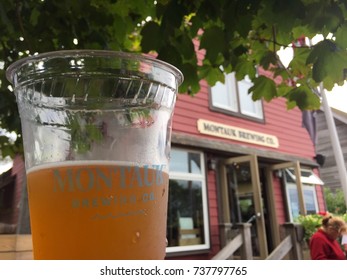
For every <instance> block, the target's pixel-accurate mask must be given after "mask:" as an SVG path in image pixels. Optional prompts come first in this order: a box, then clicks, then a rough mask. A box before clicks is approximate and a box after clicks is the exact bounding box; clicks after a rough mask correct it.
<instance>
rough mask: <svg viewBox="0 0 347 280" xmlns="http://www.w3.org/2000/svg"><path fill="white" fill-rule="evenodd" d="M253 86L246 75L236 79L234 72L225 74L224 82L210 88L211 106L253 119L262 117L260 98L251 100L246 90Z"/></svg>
mask: <svg viewBox="0 0 347 280" xmlns="http://www.w3.org/2000/svg"><path fill="white" fill-rule="evenodd" d="M252 86H253V84H252V82H251V80H250V79H249V78H248V76H246V77H245V78H244V79H243V80H241V81H237V79H236V77H235V73H234V72H232V73H230V74H225V83H224V84H223V83H221V82H217V83H216V85H215V86H213V87H212V88H211V101H212V102H211V103H212V108H213V109H216V110H219V111H220V110H221V111H223V112H225V113H231V114H236V115H242V116H246V117H250V118H254V119H259V120H262V119H263V107H262V102H261V100H257V101H253V100H252V95H251V94H248V90H249V89H250V88H251V87H252Z"/></svg>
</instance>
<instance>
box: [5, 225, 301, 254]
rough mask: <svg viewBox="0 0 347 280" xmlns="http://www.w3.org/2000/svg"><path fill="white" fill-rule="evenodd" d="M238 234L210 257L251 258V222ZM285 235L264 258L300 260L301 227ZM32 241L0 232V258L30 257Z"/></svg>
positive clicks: (288, 227) (290, 228) (287, 230)
mask: <svg viewBox="0 0 347 280" xmlns="http://www.w3.org/2000/svg"><path fill="white" fill-rule="evenodd" d="M236 227H237V228H238V231H239V232H238V234H237V235H236V236H234V237H233V238H232V239H231V240H230V241H229V242H228V243H227V244H226V245H225V246H224V247H223V248H222V249H221V250H220V251H219V252H218V253H217V254H216V255H215V256H214V257H213V258H212V259H213V260H228V259H231V258H232V257H233V255H234V253H235V252H236V251H237V250H239V252H240V256H239V257H240V258H241V259H243V260H252V259H253V256H252V242H251V231H250V228H251V224H249V223H244V224H237V225H236ZM283 228H284V230H285V237H284V239H283V240H282V242H281V243H280V244H279V245H278V246H277V247H276V249H275V250H273V251H272V252H271V254H270V255H269V256H268V257H267V258H266V260H281V259H285V258H287V259H291V260H301V259H303V251H302V243H303V242H302V240H303V228H302V226H300V225H298V224H292V223H287V224H284V225H283ZM32 258H33V256H32V242H31V235H30V234H18V235H16V234H0V260H30V259H32Z"/></svg>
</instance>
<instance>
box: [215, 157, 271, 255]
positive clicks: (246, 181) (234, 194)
mask: <svg viewBox="0 0 347 280" xmlns="http://www.w3.org/2000/svg"><path fill="white" fill-rule="evenodd" d="M221 176H222V177H221V179H222V191H221V195H222V201H223V203H222V204H223V206H222V209H223V210H222V211H223V214H222V215H223V220H224V223H226V224H231V225H234V224H237V223H246V222H248V223H251V224H252V227H251V237H252V249H253V256H254V257H255V258H260V259H265V258H266V257H267V255H268V246H267V238H266V229H265V222H264V200H263V198H262V191H261V183H260V179H259V167H258V160H257V157H256V156H255V155H249V156H242V157H234V158H229V159H226V160H223V162H222V165H221Z"/></svg>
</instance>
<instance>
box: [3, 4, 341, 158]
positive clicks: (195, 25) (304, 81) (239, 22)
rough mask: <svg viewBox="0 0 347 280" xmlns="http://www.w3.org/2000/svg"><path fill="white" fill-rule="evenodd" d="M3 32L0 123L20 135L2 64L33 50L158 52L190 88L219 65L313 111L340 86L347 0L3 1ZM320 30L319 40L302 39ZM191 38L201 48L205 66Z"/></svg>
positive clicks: (259, 92) (185, 89)
mask: <svg viewBox="0 0 347 280" xmlns="http://www.w3.org/2000/svg"><path fill="white" fill-rule="evenodd" d="M0 30H1V39H0V41H1V42H0V82H1V84H0V127H2V128H3V129H5V130H6V131H10V132H12V131H14V132H16V133H18V134H19V135H20V121H19V116H18V112H17V106H16V104H15V97H14V95H13V94H11V92H10V90H9V89H8V87H9V82H8V81H7V80H6V78H5V69H6V68H7V67H8V65H9V64H10V63H11V62H13V61H15V60H17V59H19V58H21V57H25V56H28V55H34V54H36V53H42V52H47V51H53V50H59V49H111V50H123V51H131V52H145V53H148V52H155V53H157V54H158V58H159V59H162V60H165V61H167V62H169V63H172V64H174V65H175V66H176V67H178V68H179V69H181V71H182V72H183V74H184V76H185V82H184V83H183V85H182V86H181V88H180V92H181V93H189V94H194V93H197V92H198V91H199V89H200V86H199V81H200V80H201V79H206V81H208V83H209V84H210V85H214V84H215V83H216V81H223V80H224V74H223V72H222V71H221V66H223V69H224V71H226V72H230V71H236V74H237V78H238V79H242V78H243V77H244V76H245V75H248V76H249V77H250V78H251V79H252V80H253V83H254V86H253V87H252V88H251V91H252V96H253V99H255V100H256V99H261V98H263V99H264V100H266V101H271V100H272V99H274V98H277V97H284V98H286V99H287V101H288V102H287V106H288V108H294V107H295V106H298V107H299V108H301V109H314V108H318V107H319V105H320V101H319V97H317V95H316V94H314V90H315V89H316V88H317V86H318V84H319V83H321V82H323V84H324V87H325V88H326V89H328V90H330V89H332V87H333V86H334V85H335V84H339V85H341V84H342V83H343V81H344V79H345V76H344V75H345V65H347V52H346V48H347V0H330V1H326V0H291V1H287V0H261V1H259V0H191V1H184V0H155V1H154V0H75V1H71V0H19V1H12V0H2V1H1V2H0ZM316 34H321V35H322V36H323V37H322V38H323V39H322V40H321V41H320V42H319V43H317V44H315V45H311V44H307V42H310V41H309V40H310V39H312V38H313V37H314V36H315V35H316ZM303 37H305V38H306V40H302V38H303ZM300 38H301V40H298V39H300ZM195 39H198V40H199V41H200V46H199V48H200V49H203V50H204V51H205V58H204V59H203V61H202V63H198V60H197V57H196V52H195V51H196V49H195V46H194V44H193V41H194V40H195ZM304 42H305V43H304ZM281 48H292V49H293V54H294V57H293V59H292V60H291V62H290V64H289V65H288V66H284V65H283V63H282V62H281V60H280V58H279V56H278V55H277V52H278V51H279V50H280V49H281ZM257 66H261V67H263V68H264V69H266V70H269V71H271V72H272V73H273V77H274V78H276V81H277V83H275V82H274V80H273V79H272V78H269V77H265V76H257V71H256V70H255V69H256V67H257ZM20 143H21V139H20V137H19V138H18V139H17V140H16V143H14V144H13V145H11V144H10V143H9V139H8V137H6V136H0V150H1V152H2V156H6V155H13V153H15V152H19V151H20V150H19V149H20V147H21V144H20Z"/></svg>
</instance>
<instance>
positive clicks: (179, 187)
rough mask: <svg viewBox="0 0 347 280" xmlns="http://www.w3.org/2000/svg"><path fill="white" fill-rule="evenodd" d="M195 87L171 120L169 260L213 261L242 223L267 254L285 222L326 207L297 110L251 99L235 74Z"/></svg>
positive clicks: (257, 251) (258, 252) (256, 248)
mask: <svg viewBox="0 0 347 280" xmlns="http://www.w3.org/2000/svg"><path fill="white" fill-rule="evenodd" d="M198 56H200V59H202V57H203V53H202V52H200V53H199V52H198ZM259 74H261V73H259ZM200 85H201V91H200V92H199V93H198V94H197V95H195V96H194V97H191V96H188V95H183V94H181V95H179V96H178V101H177V104H176V108H175V113H174V118H173V136H172V152H171V163H170V199H169V200H170V201H169V211H168V227H167V233H168V242H169V246H168V248H167V258H168V259H175V258H178V259H182V258H187V259H210V258H212V257H213V256H214V255H215V254H216V253H217V252H218V251H220V250H221V249H222V247H223V246H224V245H225V244H226V242H227V240H228V238H230V236H231V235H232V234H233V226H234V225H235V224H237V223H240V222H247V221H249V222H251V223H252V228H251V233H252V247H253V255H254V257H255V258H261V259H263V258H266V256H267V255H268V254H269V253H270V252H271V251H272V250H273V249H274V248H275V247H276V245H278V244H279V242H280V239H281V225H282V224H283V223H285V222H290V221H294V220H295V218H296V217H297V216H298V215H299V214H303V213H316V212H318V211H325V202H324V197H323V190H322V184H323V182H322V181H321V180H320V179H319V178H318V177H317V176H316V175H315V173H317V171H318V170H317V167H318V165H317V163H316V161H315V160H314V156H315V148H314V145H313V143H312V141H311V139H310V136H309V134H308V132H307V131H306V129H305V128H304V127H303V126H302V113H301V111H300V110H299V109H297V108H296V109H293V110H287V109H286V103H285V102H286V101H285V100H284V99H281V98H278V99H275V100H273V101H271V102H269V103H266V102H262V101H257V102H254V101H252V99H251V97H250V96H249V95H248V94H247V91H248V89H249V88H250V87H251V85H252V84H251V82H250V81H249V80H247V79H245V80H243V81H239V82H238V81H237V80H235V77H234V76H233V74H229V75H227V76H226V81H225V84H221V83H217V84H216V85H215V86H214V87H212V88H211V87H209V86H208V85H207V83H206V82H205V81H201V83H200ZM296 174H300V176H296ZM182 230H183V231H182ZM184 230H190V231H184ZM187 232H188V233H187Z"/></svg>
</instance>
